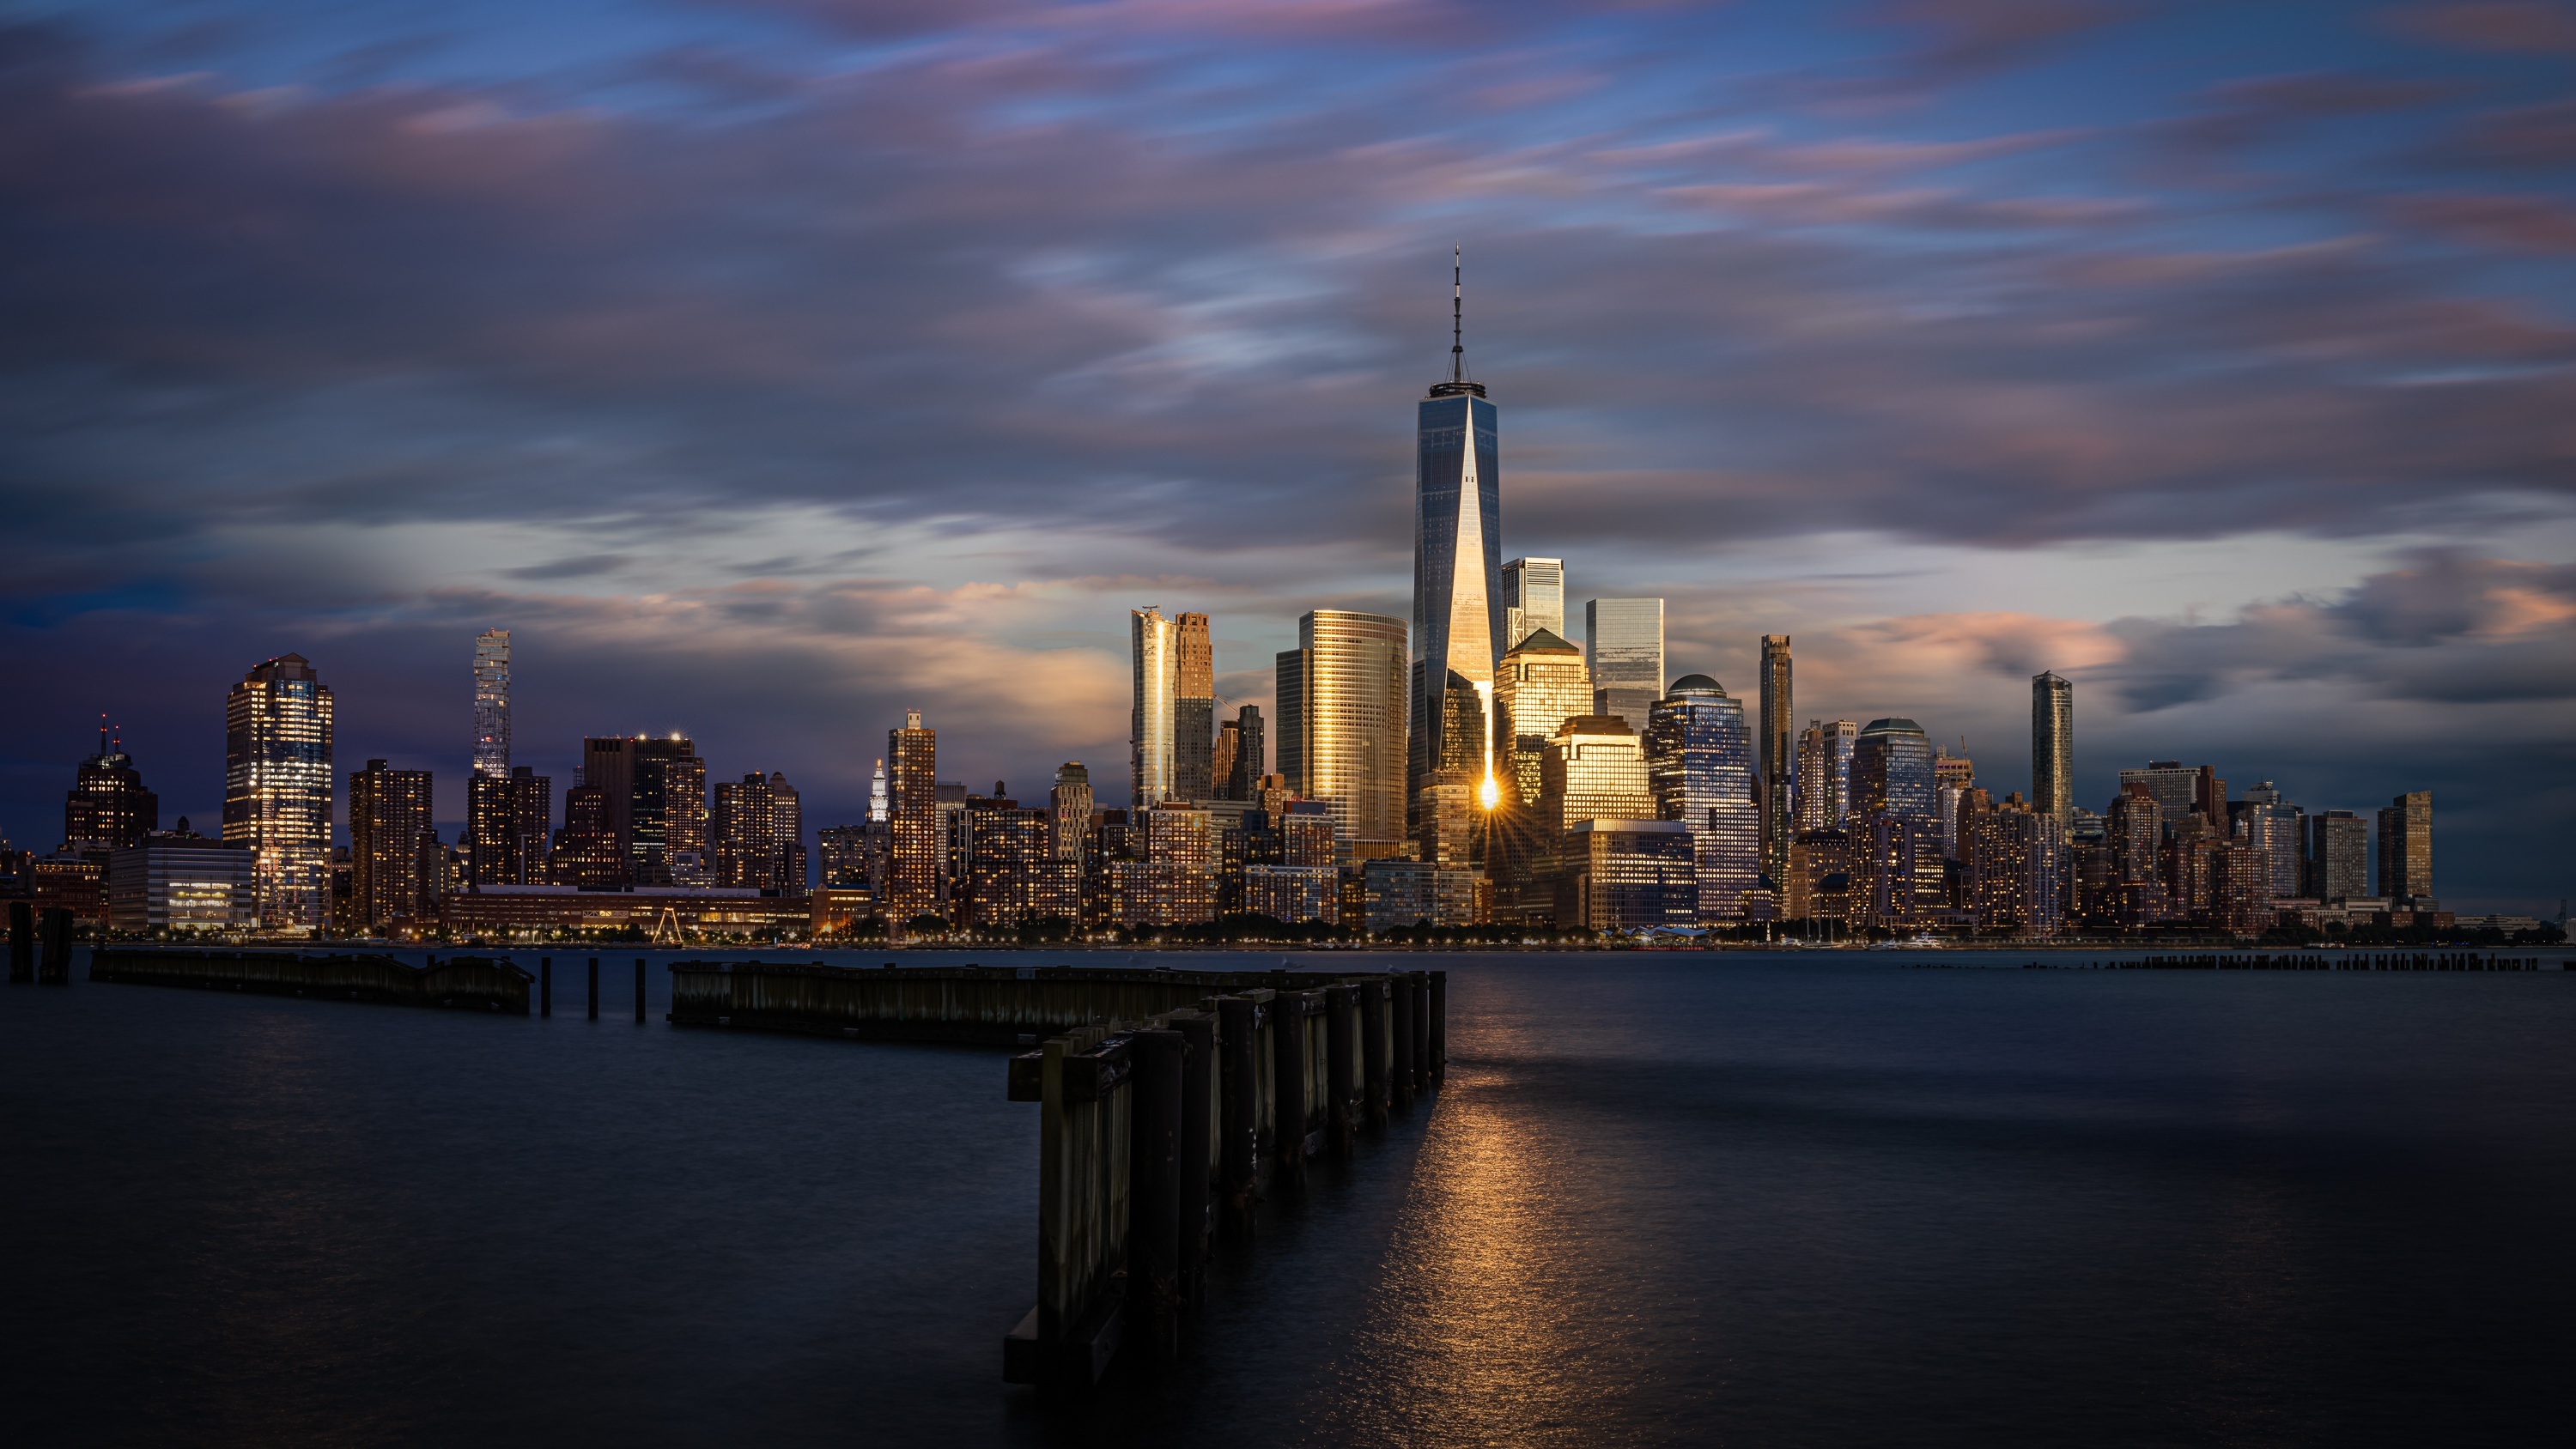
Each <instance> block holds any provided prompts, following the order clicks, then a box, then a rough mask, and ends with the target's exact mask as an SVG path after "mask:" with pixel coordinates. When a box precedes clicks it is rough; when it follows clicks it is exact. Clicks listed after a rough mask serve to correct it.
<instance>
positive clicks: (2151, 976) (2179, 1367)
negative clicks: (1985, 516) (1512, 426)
mask: <svg viewBox="0 0 2576 1449" xmlns="http://www.w3.org/2000/svg"><path fill="white" fill-rule="evenodd" d="M882 954H883V953H876V954H874V955H870V956H868V957H867V958H866V959H868V960H871V961H873V960H876V959H880V958H881V957H882ZM569 959H571V958H558V963H557V964H558V966H559V967H562V966H564V964H565V962H566V961H568V960H569ZM633 959H634V957H633V955H632V953H628V954H627V955H623V956H618V957H612V958H610V960H611V961H612V963H614V965H615V967H616V968H618V969H612V970H610V971H609V972H608V973H607V975H608V977H609V981H610V987H609V990H608V993H607V1008H606V1012H607V1014H608V1015H609V1016H610V1017H611V1018H612V1019H610V1020H604V1021H600V1022H597V1023H592V1022H588V1021H585V1020H583V1019H581V1014H580V1006H579V991H580V986H579V973H578V971H577V970H574V971H564V970H559V971H558V984H559V988H560V989H559V991H558V1003H559V1006H564V1005H569V1007H570V1011H569V1014H567V1015H558V1016H557V1017H556V1018H555V1019H553V1020H552V1021H543V1020H537V1019H529V1020H525V1021H520V1020H496V1019H492V1018H488V1017H472V1016H465V1015H461V1014H448V1013H442V1012H426V1011H406V1010H402V1009H398V1008H388V1007H367V1006H357V1005H346V1004H330V1003H322V1002H304V1001H295V1000H267V999H249V998H242V997H236V996H220V995H213V994H205V993H196V992H185V991H173V990H164V989H156V988H149V987H133V986H110V985H98V984H92V983H89V982H86V981H83V982H81V983H80V984H78V985H76V986H74V987H72V988H70V989H68V990H62V989H39V988H35V987H25V986H20V987H12V988H9V989H8V990H7V991H6V992H5V993H0V1124H5V1125H0V1404H5V1415H6V1423H7V1426H8V1427H7V1429H6V1431H5V1432H6V1433H7V1436H8V1438H9V1439H10V1441H11V1442H14V1443H19V1444H56V1443H101V1444H107V1443H113V1444H149V1443H173V1444H211V1445H225V1444H281V1443H285V1444H293V1443H333V1444H376V1443H432V1444H450V1443H455V1444H465V1443H474V1444H483V1443H567V1442H598V1443H627V1444H635V1443H645V1444H660V1443H710V1442H740V1443H840V1442H847V1443H866V1444H875V1443H884V1444H903V1443H930V1444H940V1445H954V1446H968V1445H978V1444H988V1443H1007V1444H1053V1443H1087V1442H1095V1441H1103V1442H1105V1441H1113V1440H1114V1441H1116V1442H1120V1443H1130V1444H1133V1443H1146V1444H1151V1443H1166V1442H1170V1443H1179V1442H1193V1443H1212V1444H1221V1445H1228V1446H1234V1445H1262V1444H1274V1443H1286V1444H1339V1443H1362V1444H1431V1445H1451V1444H1456V1445H1470V1444H1526V1443H1567V1444H1574V1443H1580V1444H1614V1445H1615V1444H1649V1443H1731V1444H1834V1445H1840V1444H1925V1443H1950V1444H1991V1443H2087V1444H2208V1443H2216V1444H2247V1445H2270V1444H2283V1445H2291V1444H2315V1445H2348V1444H2423V1443H2473V1442H2486V1443H2522V1442H2538V1441H2542V1440H2556V1439H2558V1438H2559V1437H2560V1436H2563V1434H2564V1433H2565V1432H2566V1430H2565V1424H2566V1418H2565V1415H2566V1412H2567V1409H2568V1405H2569V1401H2570V1395H2569V1392H2568V1390H2569V1385H2570V1383H2571V1381H2576V1375H2571V1371H2570V1368H2569V1364H2570V1350H2571V1349H2576V1328H2571V1315H2576V1246H2571V1243H2576V975H2560V974H2557V973H2554V972H2553V973H2549V974H2546V975H2540V976H2414V975H2373V976H2355V975H2315V974H2309V975H2260V974H2237V973H2228V974H2214V973H2145V972H2057V971H2050V972H2029V971H2003V970H1987V971H1914V970H1902V969H1898V965H1899V961H1900V959H1902V958H1893V957H1889V956H1878V955H1873V956H1841V957H1806V958H1795V957H1790V958H1762V957H1747V956H1731V957H1726V958H1723V959H1710V958H1700V957H1689V956H1679V955H1656V956H1605V955H1575V956H1505V957H1483V958H1480V957H1463V956H1447V957H1441V958H1438V960H1437V961H1436V963H1432V964H1440V965H1445V966H1446V967H1447V968H1448V969H1449V971H1450V973H1451V982H1452V987H1451V1002H1452V1007H1451V1010H1452V1022H1451V1029H1450V1042H1451V1048H1450V1051H1451V1069H1450V1079H1449V1086H1448V1089H1447V1091H1446V1092H1445V1093H1443V1094H1442V1095H1441V1096H1440V1097H1439V1098H1438V1099H1437V1100H1436V1102H1435V1103H1434V1104H1433V1105H1431V1106H1429V1107H1427V1108H1417V1109H1416V1111H1415V1112H1414V1113H1413V1114H1412V1115H1411V1117H1410V1118H1407V1119H1402V1120H1400V1121H1399V1123H1398V1125H1397V1127H1396V1128H1395V1129H1394V1130H1393V1131H1392V1132H1390V1133H1389V1134H1388V1135H1387V1136H1386V1137H1385V1138H1384V1139H1382V1140H1379V1141H1375V1142H1371V1143H1369V1144H1368V1145H1366V1146H1365V1147H1364V1148H1363V1149H1362V1150H1361V1151H1360V1152H1359V1153H1358V1154H1357V1156H1356V1157H1355V1158H1354V1159H1353V1160H1352V1161H1351V1162H1350V1163H1349V1164H1348V1165H1347V1166H1346V1167H1341V1168H1336V1169H1330V1170H1327V1171H1325V1172H1324V1173H1322V1174H1321V1175H1320V1176H1319V1178H1318V1181H1317V1182H1316V1184H1315V1186H1314V1188H1313V1190H1312V1191H1311V1192H1309V1193H1308V1194H1307V1195H1306V1197H1305V1199H1304V1200H1303V1201H1302V1202H1298V1203H1293V1204H1283V1205H1278V1206H1277V1207H1276V1208H1275V1210H1273V1211H1271V1212H1270V1213H1269V1215H1268V1216H1267V1217H1266V1218H1265V1220H1264V1222H1263V1224H1262V1235H1261V1239H1260V1241H1259V1243H1258V1244H1257V1246H1255V1247H1254V1248H1253V1249H1252V1250H1251V1251H1250V1252H1249V1253H1244V1254H1236V1255H1233V1256H1231V1257H1230V1258H1229V1259H1228V1260H1227V1261H1226V1262H1225V1263H1224V1264H1223V1265H1222V1266H1221V1269H1220V1271H1219V1273H1218V1275H1217V1279H1216V1281H1215V1283H1214V1285H1213V1287H1212V1290H1211V1299H1210V1306H1209V1311H1208V1313H1207V1316H1206V1320H1205V1324H1204V1327H1203V1330H1202V1331H1201V1333H1200V1336H1199V1338H1198V1341H1197V1344H1196V1346H1195V1348H1194V1349H1193V1350H1192V1351H1191V1353H1190V1355H1189V1357H1188V1358H1187V1359H1186V1361H1184V1362H1183V1363H1181V1364H1179V1365H1177V1366H1174V1367H1171V1368H1166V1369H1161V1370H1157V1371H1155V1372H1152V1373H1139V1374H1133V1375H1128V1376H1126V1377H1123V1378H1122V1379H1121V1380H1120V1381H1118V1382H1116V1383H1113V1384H1112V1385H1111V1387H1110V1388H1109V1390H1108V1391H1107V1392H1105V1393H1104V1394H1103V1395H1102V1396H1101V1397H1100V1398H1099V1399H1098V1400H1097V1401H1095V1402H1094V1403H1092V1404H1090V1405H1088V1406H1085V1407H1082V1408H1079V1409H1067V1408H1063V1407H1060V1406H1054V1405H1049V1404H1042V1403H1040V1402H1038V1401H1037V1400H1035V1399H1034V1398H1033V1397H1031V1396H1030V1395H1029V1394H1028V1393H1027V1391H1024V1390H1015V1389H1009V1388H1006V1387H1004V1386H1003V1385H1002V1384H1001V1383H1000V1382H999V1378H998V1368H999V1360H1000V1337H1001V1335H1002V1333H1003V1332H1004V1331H1005V1330H1006V1329H1008V1328H1009V1327H1010V1325H1011V1324H1012V1323H1013V1322H1014V1321H1016V1320H1017V1319H1018V1317H1019V1316H1020V1314H1021V1313H1022V1312H1023V1311H1024V1310H1025V1309H1026V1308H1027V1307H1028V1306H1029V1304H1030V1303H1031V1302H1032V1301H1034V1289H1033V1286H1032V1285H1033V1280H1034V1277H1035V1253H1036V1233H1035V1207H1034V1204H1035V1194H1036V1188H1035V1166H1036V1161H1035V1158H1036V1151H1035V1133H1034V1125H1033V1109H1032V1108H1029V1107H1026V1106H1020V1105H1014V1104H1012V1103H1009V1102H1006V1101H1004V1100H1003V1070H1002V1065H1001V1058H1000V1056H999V1055H998V1054H996V1053H989V1052H977V1051H966V1050H956V1049H944V1048H922V1047H903V1046H890V1045H875V1044H859V1043H848V1042H835V1041H819V1040H806V1039H799V1038H785V1037H762V1036H754V1035H735V1034H731V1033H718V1032H706V1031H677V1030H673V1029H671V1028H669V1027H667V1026H665V1025H663V1024H661V1022H660V1010H661V1008H660V1007H659V1005H658V1004H657V1005H656V1006H655V1008H654V1010H653V1017H654V1020H653V1024H651V1025H649V1026H641V1027H639V1026H636V1025H634V1024H633V1023H632V1021H631V1020H618V1019H614V1018H616V1017H617V1016H619V1015H620V1014H621V1013H625V1014H630V1015H631V999H630V997H629V995H628V994H627V993H628V989H629V988H628V983H629V982H630V981H631V971H632V962H633ZM797 959H812V958H811V957H806V956H803V955H801V953H800V954H799V955H798V957H797ZM906 959H908V960H913V961H923V962H926V961H929V960H930V959H932V958H929V957H923V956H912V957H907V958H906ZM1020 959H1025V960H1032V961H1035V960H1042V959H1045V958H1035V957H1030V958H1020ZM1093 959H1094V960H1095V961H1097V960H1099V959H1100V958H1093ZM1156 959H1157V961H1158V962H1159V963H1164V964H1174V965H1178V964H1184V963H1185V962H1186V961H1187V960H1189V959H1191V958H1175V957H1172V956H1163V957H1158V958H1156ZM1203 959H1206V960H1207V961H1209V962H1210V963H1211V964H1216V963H1223V964H1228V965H1234V966H1254V967H1258V966H1266V965H1269V964H1273V962H1274V959H1275V958H1270V957H1243V956H1236V957H1211V958H1203ZM1339 959H1340V960H1342V961H1344V962H1349V963H1351V964H1358V963H1357V961H1356V960H1355V958H1352V957H1347V956H1346V957H1342V958H1339ZM652 975H653V977H654V978H655V980H654V987H655V991H656V995H657V999H658V997H659V996H660V994H661V993H662V992H663V991H664V990H665V989H666V983H665V981H664V979H663V973H662V972H661V971H660V969H659V961H658V960H657V961H656V966H655V970H654V971H653V972H652Z"/></svg>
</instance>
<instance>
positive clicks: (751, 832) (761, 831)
mask: <svg viewBox="0 0 2576 1449" xmlns="http://www.w3.org/2000/svg"><path fill="white" fill-rule="evenodd" d="M707 836H708V844H709V847H710V852H709V853H710V856H711V859H712V865H713V871H712V874H713V877H714V879H713V882H712V883H713V884H715V885H717V886H722V887H730V888H735V889H751V890H765V891H777V892H779V893H780V894H782V895H790V896H801V895H803V894H805V887H806V881H805V874H806V872H805V815H804V806H803V802H802V801H801V800H799V799H798V797H797V794H796V787H794V786H792V785H790V784H788V783H787V776H786V775H784V774H782V773H772V774H770V775H767V776H763V775H762V774H761V773H760V772H759V771H758V770H754V771H752V772H751V773H750V774H747V775H745V776H743V777H742V778H741V779H740V780H726V781H723V782H721V783H719V784H718V785H717V786H716V788H715V805H714V808H713V809H712V810H710V811H709V812H708V816H707Z"/></svg>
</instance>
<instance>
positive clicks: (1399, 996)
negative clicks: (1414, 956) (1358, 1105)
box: [1386, 972, 1413, 1111]
mask: <svg viewBox="0 0 2576 1449" xmlns="http://www.w3.org/2000/svg"><path fill="white" fill-rule="evenodd" d="M1386 988H1387V1000H1386V1008H1387V1010H1386V1015H1387V1034H1386V1042H1387V1064H1386V1104H1387V1106H1388V1107H1390V1108H1392V1109H1395V1110H1398V1111H1401V1110H1403V1109H1404V1108H1407V1107H1410V1106H1412V1105H1413V977H1412V974H1411V973H1410V972H1407V973H1404V974H1400V975H1395V976H1389V977H1388V978H1387V979H1386Z"/></svg>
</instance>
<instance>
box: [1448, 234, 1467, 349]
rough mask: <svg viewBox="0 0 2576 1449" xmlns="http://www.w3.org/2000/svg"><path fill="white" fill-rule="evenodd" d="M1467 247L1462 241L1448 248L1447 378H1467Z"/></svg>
mask: <svg viewBox="0 0 2576 1449" xmlns="http://www.w3.org/2000/svg"><path fill="white" fill-rule="evenodd" d="M1466 253H1467V249H1466V247H1465V245H1464V244H1463V243H1453V244H1452V245H1451V246H1450V248H1449V380H1450V381H1451V382H1465V381H1466V380H1467V342H1466V335H1465V334H1466V326H1467V320H1466V313H1467V309H1466V300H1467V267H1466Z"/></svg>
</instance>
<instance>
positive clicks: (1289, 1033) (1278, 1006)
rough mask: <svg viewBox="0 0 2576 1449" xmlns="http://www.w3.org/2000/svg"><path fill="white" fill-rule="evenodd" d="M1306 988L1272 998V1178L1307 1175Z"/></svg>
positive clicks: (1293, 1179) (1286, 1179) (1293, 1178)
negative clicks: (1304, 990)
mask: <svg viewBox="0 0 2576 1449" xmlns="http://www.w3.org/2000/svg"><path fill="white" fill-rule="evenodd" d="M1312 999H1313V998H1311V997H1309V996H1308V995H1307V994H1306V993H1305V992H1303V991H1282V992H1280V993H1279V994H1278V995H1277V996H1275V997H1273V998H1271V1001H1270V1178H1271V1181H1273V1182H1283V1183H1284V1182H1296V1181H1298V1180H1300V1179H1302V1178H1304V1177H1305V1175H1306V1003H1307V1002H1308V1001H1310V1000H1312Z"/></svg>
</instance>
